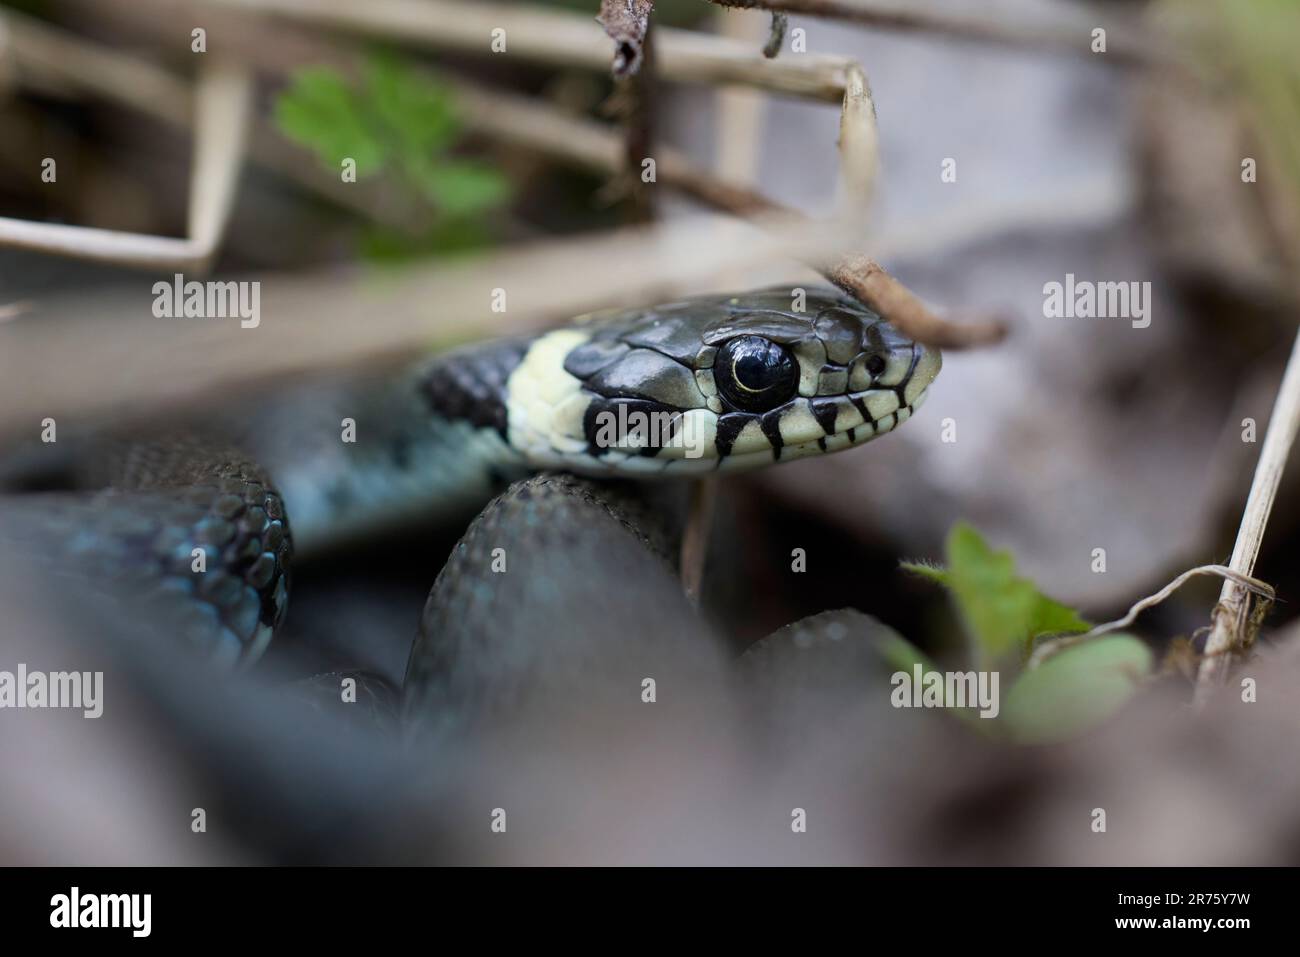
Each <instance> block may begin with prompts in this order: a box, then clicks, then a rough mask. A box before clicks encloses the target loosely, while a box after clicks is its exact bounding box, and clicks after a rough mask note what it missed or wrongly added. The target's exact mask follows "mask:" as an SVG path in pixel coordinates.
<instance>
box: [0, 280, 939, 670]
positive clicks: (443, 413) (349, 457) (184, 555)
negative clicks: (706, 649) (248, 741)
mask: <svg viewBox="0 0 1300 957" xmlns="http://www.w3.org/2000/svg"><path fill="white" fill-rule="evenodd" d="M790 293H791V290H790V289H789V288H774V289H766V290H759V291H756V292H753V293H749V294H746V295H744V296H741V297H735V296H706V297H700V298H698V299H694V300H689V301H685V302H680V303H668V304H664V305H661V306H656V307H651V308H647V309H632V310H624V311H618V312H612V313H608V314H602V315H598V316H593V317H591V321H590V324H589V325H588V326H586V327H585V328H587V329H589V330H590V331H591V332H592V334H593V337H594V338H593V341H592V342H591V343H589V344H587V345H584V346H582V347H581V348H579V349H576V350H574V352H573V353H572V354H571V355H570V356H569V357H568V358H567V359H566V361H565V367H566V369H567V370H568V371H569V373H570V374H571V375H574V376H575V377H576V378H578V379H579V380H580V381H581V382H582V383H583V385H584V388H586V389H587V390H588V391H589V393H590V394H591V395H592V396H593V400H594V401H595V402H600V403H606V402H611V401H627V402H632V403H637V402H641V403H646V402H648V403H652V404H654V405H655V406H657V407H667V408H679V409H680V408H685V407H687V406H688V405H690V404H691V403H692V402H694V403H695V404H696V405H697V406H698V402H699V400H698V396H697V397H695V398H692V397H691V396H690V395H689V388H686V386H687V385H688V384H689V382H690V381H693V379H692V378H691V377H692V376H693V375H694V373H695V372H697V371H701V370H703V369H707V368H708V367H709V366H711V365H712V361H713V356H714V354H715V353H716V352H717V347H718V346H719V345H720V344H722V343H724V342H725V341H726V340H727V339H728V338H729V337H731V336H736V335H742V334H743V335H756V334H757V335H762V336H766V337H769V338H770V339H771V340H772V341H774V342H781V343H786V344H789V345H790V346H791V347H792V348H795V349H796V351H797V350H798V349H799V348H801V347H803V346H808V347H810V348H812V350H813V353H815V354H816V355H817V356H818V357H819V358H818V359H817V363H816V367H817V368H819V369H820V370H821V374H822V376H823V377H824V381H823V382H822V383H821V384H820V385H819V387H818V393H817V397H811V398H808V397H796V399H795V400H792V401H791V403H787V405H791V404H794V403H795V402H804V401H808V402H811V404H812V406H813V408H814V412H816V410H817V407H818V403H822V402H826V403H829V402H831V401H833V400H834V399H835V398H836V395H837V392H838V391H840V390H842V389H843V388H844V386H843V380H844V378H845V377H846V375H848V372H849V370H850V367H851V366H853V367H856V366H857V364H859V363H861V362H862V361H863V359H864V358H866V357H868V356H869V355H870V354H871V352H872V350H883V351H884V352H885V353H886V354H889V355H895V356H900V357H906V359H901V358H900V359H899V361H901V362H902V368H906V375H907V377H910V376H911V370H912V369H913V368H915V366H916V362H917V355H918V354H919V353H918V352H916V351H914V348H915V347H914V346H913V345H912V344H911V343H910V342H908V341H907V340H905V339H902V338H901V337H900V336H899V335H898V333H897V332H896V331H895V330H892V329H890V328H889V327H888V326H887V325H884V324H882V323H881V322H880V318H879V316H877V315H875V314H874V313H871V312H870V311H868V310H864V309H863V308H862V307H861V306H860V305H858V304H856V303H853V302H852V301H851V300H848V299H846V298H845V297H844V296H843V295H842V294H840V293H838V292H836V291H834V290H821V289H810V290H808V291H807V311H806V312H794V311H792V309H791V295H790ZM526 346H527V342H526V341H518V340H508V341H500V342H495V343H490V344H486V345H483V346H475V347H472V348H470V349H467V350H462V351H458V352H456V353H451V354H448V355H446V356H443V357H441V358H440V359H438V360H436V361H434V362H432V363H429V362H424V363H421V364H420V365H419V366H417V367H416V368H415V369H413V370H408V371H407V372H403V373H400V374H396V375H393V376H390V377H385V381H384V382H383V384H382V385H381V386H379V387H378V388H376V387H374V386H360V387H357V388H352V387H351V386H348V387H344V388H340V387H338V386H332V387H325V388H319V387H317V388H315V390H314V391H313V390H312V389H308V390H305V391H303V392H300V393H299V395H298V397H297V398H296V399H294V398H291V399H290V400H288V401H287V402H284V403H281V404H279V405H278V406H277V405H275V404H272V405H270V406H269V407H267V408H263V407H262V406H258V407H255V408H254V409H250V410H247V411H246V414H245V415H244V419H245V423H246V426H247V427H246V428H244V429H243V430H242V434H240V432H239V430H236V432H235V433H233V434H235V435H236V441H237V442H239V444H240V446H241V447H243V448H248V449H251V450H253V455H252V457H251V458H250V457H248V456H245V455H243V454H241V453H238V452H234V451H232V450H229V449H227V448H226V447H224V446H221V445H217V444H213V443H212V442H210V441H206V440H201V439H197V438H192V437H191V438H183V439H174V438H162V439H157V440H153V441H146V442H134V443H130V444H127V445H125V446H124V447H123V448H124V449H125V450H126V451H125V452H124V454H123V455H121V456H119V457H115V458H113V459H112V460H111V462H110V463H109V464H108V465H107V466H106V467H99V465H98V462H92V463H91V466H92V467H90V468H89V469H87V470H86V471H87V472H88V473H89V474H83V475H81V476H79V480H78V482H77V485H78V486H79V487H80V488H83V489H89V490H92V491H91V492H90V493H89V494H86V493H82V494H79V495H78V494H71V493H69V494H63V493H50V494H41V495H27V496H23V497H21V498H11V497H0V544H5V542H6V540H7V541H8V543H9V544H11V545H14V546H16V547H17V548H18V549H20V550H21V551H23V552H25V553H27V554H30V555H32V556H33V559H32V560H33V561H34V562H38V563H46V564H47V565H48V567H49V570H50V575H51V576H52V577H59V578H67V579H69V580H77V579H79V580H80V582H81V585H80V586H78V587H86V588H89V589H90V590H92V591H94V590H101V591H105V592H112V591H114V590H121V589H129V590H130V593H131V594H130V598H129V599H127V602H128V603H129V601H135V600H147V601H148V602H150V604H151V606H154V605H156V606H160V607H162V609H163V611H164V612H165V614H164V615H163V616H162V617H161V619H160V620H162V621H165V623H166V624H165V626H164V628H163V630H173V631H179V632H181V633H182V634H183V635H184V636H185V637H186V638H188V639H189V640H190V641H191V642H192V643H193V644H195V645H196V646H198V647H200V648H202V649H204V650H205V651H207V652H208V653H209V654H213V655H215V656H217V657H218V658H222V659H225V660H231V661H234V660H240V661H247V660H249V659H251V658H252V657H254V656H255V655H256V654H257V653H258V652H259V651H260V648H261V646H262V645H263V644H264V639H266V638H267V637H269V630H270V629H274V628H275V627H276V626H277V625H278V624H279V622H280V620H281V619H282V618H283V615H284V610H285V606H286V603H287V599H288V566H289V563H290V560H291V556H292V550H293V547H294V546H293V544H292V543H291V542H290V537H289V526H288V517H287V516H286V515H285V513H284V512H285V510H284V507H283V505H282V503H281V498H280V494H279V493H278V492H277V491H276V489H275V488H273V487H272V485H271V484H270V481H269V479H268V478H267V472H266V471H263V469H262V468H261V467H259V466H258V465H257V464H255V462H261V463H264V464H265V465H266V466H267V471H269V473H270V475H272V476H274V477H275V479H276V481H277V483H278V485H279V487H280V488H281V489H282V490H284V492H285V497H286V498H287V499H288V502H289V509H288V511H289V512H290V513H291V514H292V515H293V516H294V528H295V535H296V537H298V538H300V539H301V540H303V541H306V542H309V543H311V544H312V545H313V546H315V545H319V544H324V543H333V544H337V543H338V542H339V541H345V540H347V539H349V538H350V537H352V538H354V537H356V536H358V535H362V534H366V533H367V531H369V532H370V533H371V534H373V533H374V532H376V531H377V530H379V529H381V528H382V527H383V526H384V525H385V524H387V525H388V526H389V527H400V526H401V525H402V524H405V523H407V522H409V521H410V520H411V519H412V518H413V517H416V516H420V515H428V514H432V513H436V512H438V511H440V510H442V509H444V508H446V507H448V506H449V505H452V504H455V505H459V506H460V507H462V508H463V507H465V506H466V505H469V504H471V503H472V504H474V505H477V504H480V503H481V502H482V501H484V500H486V499H487V498H488V497H490V495H492V494H494V492H496V491H499V490H500V489H501V488H502V487H504V485H505V484H506V482H507V481H508V479H509V478H510V477H511V469H513V471H514V472H515V473H516V474H517V473H518V471H520V470H521V469H522V468H526V465H522V464H521V463H519V462H515V463H513V466H512V467H509V468H508V467H506V466H505V465H504V464H503V463H502V462H501V461H498V460H495V459H494V458H492V456H490V455H488V454H487V453H483V454H482V455H479V454H478V453H476V452H474V451H473V450H471V449H470V448H468V446H467V438H466V437H467V435H469V433H471V432H473V431H474V430H476V429H477V430H480V431H482V432H487V433H492V434H494V435H497V434H499V435H500V436H501V437H502V438H504V436H505V434H506V419H505V408H504V405H503V397H502V395H501V392H502V389H503V388H504V386H505V383H506V381H507V379H508V377H509V375H510V372H511V370H512V369H513V368H514V366H515V365H516V364H517V363H518V361H519V359H520V357H521V356H522V355H523V353H524V351H525V349H526ZM909 362H910V365H909ZM683 376H686V377H687V378H686V379H683V378H682V377H683ZM902 381H903V383H905V382H906V381H907V379H903V380H902ZM620 383H622V385H620ZM891 388H896V389H897V390H898V391H899V393H900V400H901V393H902V389H903V386H902V384H899V385H896V386H891ZM823 397H824V398H823ZM779 411H780V410H773V412H771V413H768V414H755V413H749V412H741V411H737V410H734V409H732V410H726V414H725V415H723V416H722V419H721V420H720V423H719V429H718V442H717V451H718V452H719V453H720V454H722V455H726V454H728V452H729V450H730V443H731V441H732V440H733V439H734V437H735V435H736V434H737V433H738V432H739V430H740V428H741V427H742V426H743V425H744V423H745V422H748V421H754V420H757V419H762V420H763V421H762V425H763V431H764V432H765V433H766V434H768V436H769V439H771V440H772V443H773V447H772V449H771V450H770V453H769V454H768V456H767V460H769V461H770V460H774V459H780V458H781V452H782V448H781V443H780V441H779V439H780V436H779V434H777V433H778V432H779V429H778V427H777V425H776V416H777V415H778V414H779ZM345 416H346V417H354V418H355V419H356V421H357V423H358V426H357V429H358V435H359V437H358V441H357V443H356V444H355V445H347V444H345V443H342V442H341V441H339V440H338V429H339V423H340V419H341V418H342V417H345ZM821 418H822V416H821V415H818V420H819V421H821ZM830 419H831V420H833V419H834V414H833V413H832V414H831V415H830ZM823 427H825V428H827V430H828V432H829V427H828V426H823ZM851 431H852V430H850V432H851ZM823 448H825V446H824V445H823ZM647 452H648V453H649V454H654V450H647ZM84 464H85V463H83V465H84ZM551 487H552V489H554V488H555V487H554V486H551ZM575 488H576V487H575ZM573 493H574V490H573V489H569V494H566V495H554V496H546V497H543V498H541V499H540V501H541V502H544V503H545V504H541V505H539V504H538V500H535V501H533V502H532V503H531V504H530V505H528V506H526V507H525V506H524V505H522V504H521V502H522V501H523V500H526V496H527V494H528V489H527V487H524V488H522V489H521V488H520V487H516V488H515V489H513V490H512V493H511V494H510V495H509V496H507V497H506V498H504V499H502V500H500V501H499V502H498V507H497V509H496V511H495V512H493V514H492V515H491V516H486V517H485V518H492V520H493V521H498V523H499V524H500V519H501V517H502V516H507V517H509V518H510V519H511V520H512V521H518V522H519V523H520V525H519V528H518V529H515V528H514V527H513V526H509V525H506V524H500V527H499V529H498V531H497V532H496V537H497V539H498V544H497V546H496V547H506V550H507V552H508V553H509V552H510V551H512V549H513V546H514V544H515V542H516V540H517V539H518V540H530V539H529V538H528V536H529V535H530V534H532V533H533V531H534V530H535V528H536V527H538V526H543V525H550V524H554V525H557V526H559V527H560V529H559V533H558V536H557V537H556V538H555V539H554V540H551V539H546V540H545V542H546V544H547V545H548V547H552V548H553V549H554V550H555V552H556V561H557V566H556V567H559V565H562V564H563V563H565V562H567V561H568V556H569V554H570V553H571V552H573V551H575V550H582V549H588V550H589V551H590V552H591V553H592V554H593V555H594V556H595V557H596V559H597V561H596V562H595V563H594V564H593V566H592V567H591V568H590V569H588V570H587V574H590V575H592V576H594V577H593V581H594V582H596V583H597V584H599V583H600V582H604V583H605V585H604V586H602V587H617V586H616V585H612V584H610V583H611V581H612V580H613V579H611V578H610V573H608V572H603V571H602V567H601V562H600V561H599V558H600V556H601V555H602V554H603V550H604V549H606V548H607V547H609V542H610V541H611V539H610V538H609V537H608V536H606V535H604V534H603V533H599V534H598V533H597V531H596V529H598V528H600V527H601V526H602V522H600V521H596V522H595V524H594V526H591V527H589V526H584V525H577V526H574V525H573V524H572V523H573V522H576V521H579V520H580V519H581V518H582V515H580V514H578V513H579V512H581V511H582V510H581V509H578V510H576V511H575V508H576V506H575V505H574V502H573V501H572V498H573ZM521 495H524V496H525V499H521V498H520V496H521ZM589 525H590V523H589ZM480 527H481V525H480ZM469 541H471V540H470V539H468V538H467V540H466V542H469ZM466 542H463V543H462V548H464V547H466ZM200 546H203V547H209V548H210V549H211V554H210V555H209V565H208V570H207V571H206V572H204V573H203V575H202V576H198V575H196V574H195V573H193V572H192V571H191V570H190V561H191V560H192V559H191V552H192V549H193V548H195V547H200ZM489 553H490V550H489ZM458 557H459V552H458V555H457V556H453V562H455V560H456V559H457V558H458ZM478 557H479V558H482V556H478ZM490 565H491V562H490V560H489V561H486V562H483V563H482V564H479V565H471V566H464V565H463V564H462V565H461V566H459V570H457V571H454V572H448V573H445V574H444V576H442V577H440V579H439V585H438V586H437V587H435V590H434V598H433V599H432V600H431V608H432V609H433V611H434V612H435V614H433V615H432V618H431V616H430V614H428V613H426V616H425V622H424V629H423V631H422V638H421V640H420V642H418V643H417V644H418V645H419V647H420V648H422V649H423V648H425V647H426V646H427V645H428V644H429V642H430V639H429V638H428V637H427V636H428V635H431V634H437V633H438V632H439V631H446V630H449V629H450V628H451V627H458V628H459V627H473V626H475V623H476V622H477V619H476V618H475V617H474V615H473V614H471V613H470V612H473V611H474V610H475V608H476V607H477V606H475V605H474V604H473V602H474V600H475V599H476V596H478V595H479V594H480V593H481V592H482V591H483V590H484V589H490V588H495V587H497V586H498V585H500V584H501V581H497V580H495V579H493V578H491V577H488V576H490V575H491V574H492V573H491V572H490V571H487V570H486V569H487V568H489V567H490ZM574 573H575V574H576V573H577V570H576V569H574ZM547 574H549V571H548V572H547ZM547 574H542V573H540V572H539V574H538V577H537V581H539V582H545V581H547V580H549V581H551V582H554V581H555V580H556V578H555V576H554V575H551V576H550V578H549V579H548V578H547ZM475 576H477V577H475ZM525 597H527V596H525ZM444 607H445V608H446V609H447V612H446V616H445V619H446V620H445V621H440V615H441V613H440V612H438V611H437V610H438V609H439V608H444ZM127 610H128V614H129V613H130V609H129V604H128V607H127ZM143 617H144V615H143V613H142V614H141V620H143ZM515 624H516V625H517V626H518V627H526V626H527V624H528V622H527V621H525V620H524V619H522V618H521V619H519V620H518V621H517V622H516V623H515ZM444 626H445V627H444ZM491 627H505V625H503V624H501V623H497V624H496V625H492V624H491V623H490V622H489V623H487V624H484V625H483V634H485V635H486V634H487V633H488V630H489V629H490V628H491ZM421 654H423V652H422V651H421ZM419 657H420V656H419V655H417V654H413V656H412V663H413V669H414V670H413V672H412V673H413V674H416V673H419V670H420V669H419V667H417V661H418V659H419ZM422 681H424V679H423V678H421V679H420V681H419V682H417V684H419V683H420V682H422Z"/></svg>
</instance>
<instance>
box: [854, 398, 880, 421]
mask: <svg viewBox="0 0 1300 957" xmlns="http://www.w3.org/2000/svg"><path fill="white" fill-rule="evenodd" d="M849 401H851V402H852V403H853V405H854V407H855V408H856V409H857V410H858V411H859V412H861V413H862V418H863V420H864V421H866V422H870V423H871V424H872V425H875V424H876V420H875V418H874V417H873V416H872V415H871V413H870V412H868V411H867V403H865V402H864V401H862V396H860V395H855V396H850V397H849Z"/></svg>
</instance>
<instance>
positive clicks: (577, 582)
mask: <svg viewBox="0 0 1300 957" xmlns="http://www.w3.org/2000/svg"><path fill="white" fill-rule="evenodd" d="M644 494H645V490H644V489H638V488H634V487H628V486H626V483H614V484H612V485H611V484H608V483H604V484H602V483H596V482H592V481H589V480H586V479H580V478H576V477H573V476H570V475H559V474H553V473H544V474H542V475H538V476H535V477H533V478H530V479H526V480H523V481H521V482H517V483H515V484H514V485H512V486H511V487H510V489H509V490H508V491H507V492H506V493H505V494H503V495H501V496H499V497H498V498H496V499H494V500H493V501H492V502H491V504H489V505H488V507H487V508H486V509H484V510H483V512H482V513H481V514H480V515H479V517H478V518H477V519H475V521H474V523H473V524H472V525H471V526H470V528H469V530H468V531H467V532H466V533H465V536H464V537H463V538H462V539H461V541H460V542H459V543H458V544H457V546H456V547H455V549H454V550H453V551H452V554H451V556H450V557H449V558H448V560H447V563H446V564H445V565H444V566H443V568H442V571H441V572H440V573H439V575H438V579H437V581H436V582H435V584H434V586H433V589H432V591H431V592H430V593H429V598H428V601H427V602H426V603H425V606H424V613H423V615H422V616H421V620H420V629H419V634H418V636H417V638H416V640H415V643H414V645H413V646H412V648H411V657H410V661H409V663H408V665H407V671H406V681H405V690H404V708H405V713H406V716H407V718H408V719H412V720H414V722H415V723H417V724H421V725H425V726H428V727H430V728H431V729H432V730H434V731H436V732H439V733H443V734H450V733H461V732H465V731H469V730H473V729H476V728H479V727H481V726H483V725H485V724H490V723H492V722H494V721H497V722H506V723H508V721H509V718H510V716H511V715H513V714H517V713H518V712H520V711H522V710H526V709H532V708H537V707H541V708H542V709H543V710H545V711H546V712H547V713H556V712H559V711H566V712H575V711H576V712H582V711H583V710H585V709H589V708H590V709H597V708H598V707H605V706H608V707H615V708H627V707H628V706H629V703H631V704H632V705H636V704H638V702H639V699H638V697H637V696H636V694H634V693H633V692H634V690H635V689H636V688H637V687H638V686H639V684H640V682H641V681H642V680H643V678H644V677H646V676H647V675H652V676H655V677H656V678H657V680H659V681H661V682H667V683H671V681H672V675H673V673H674V672H675V670H676V669H677V668H679V667H680V666H681V663H682V662H687V661H692V660H698V659H699V657H700V656H701V655H706V656H707V655H709V654H710V653H711V649H715V644H714V642H713V640H712V637H711V635H710V634H709V632H708V630H707V629H706V627H705V626H704V625H703V624H702V623H701V622H700V621H699V619H698V618H697V617H696V615H695V614H694V612H693V610H692V609H691V607H690V605H689V604H688V602H687V601H686V598H685V597H684V595H683V593H682V590H681V586H680V584H679V583H678V581H677V578H676V575H675V572H674V570H673V568H672V564H671V556H672V555H673V554H674V549H675V544H676V539H675V535H676V526H675V523H674V521H673V514H672V510H671V509H666V508H663V507H662V506H660V505H657V504H655V505H652V504H650V503H648V502H647V501H646V499H645V498H644V497H643V496H644ZM503 547H504V553H503V554H498V555H495V556H494V550H495V549H497V548H503ZM494 558H503V559H504V561H505V571H504V572H493V571H491V569H492V567H493V561H494ZM498 567H500V566H499V565H498Z"/></svg>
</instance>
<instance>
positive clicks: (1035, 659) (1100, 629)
mask: <svg viewBox="0 0 1300 957" xmlns="http://www.w3.org/2000/svg"><path fill="white" fill-rule="evenodd" d="M1198 575H1218V576H1219V577H1220V578H1224V579H1226V580H1227V582H1228V583H1229V584H1235V585H1237V586H1239V587H1240V588H1242V589H1244V590H1245V591H1248V592H1252V593H1254V594H1256V595H1263V596H1264V597H1265V598H1267V599H1269V600H1270V601H1271V600H1272V599H1273V586H1271V585H1269V584H1268V583H1267V582H1262V581H1259V580H1258V579H1256V578H1251V577H1250V576H1248V575H1243V574H1241V573H1239V572H1235V571H1233V570H1232V569H1231V568H1227V567H1226V566H1224V565H1200V566H1198V567H1196V568H1189V569H1188V570H1187V571H1185V572H1183V573H1182V574H1181V575H1179V576H1178V577H1177V578H1175V579H1174V580H1173V581H1171V582H1170V583H1169V584H1168V585H1166V586H1165V587H1164V588H1162V589H1160V590H1159V591H1158V592H1156V593H1155V594H1154V595H1147V596H1146V597H1145V598H1143V599H1141V600H1139V601H1137V602H1135V603H1134V604H1133V607H1132V608H1130V609H1129V610H1128V612H1127V614H1125V615H1124V617H1123V618H1117V619H1116V620H1115V621H1108V622H1106V623H1105V624H1104V625H1098V626H1097V627H1096V628H1093V629H1092V630H1091V631H1088V632H1085V633H1083V634H1081V635H1066V636H1065V637H1064V638H1057V639H1055V640H1053V641H1047V642H1044V643H1043V644H1041V645H1039V646H1038V647H1037V648H1035V649H1034V653H1033V654H1032V655H1030V656H1029V663H1028V665H1027V667H1029V668H1037V667H1038V666H1039V665H1041V664H1042V663H1043V662H1044V661H1046V660H1047V659H1048V658H1050V657H1052V656H1053V655H1055V654H1056V653H1058V652H1061V651H1064V650H1065V649H1066V648H1070V647H1072V646H1074V645H1078V644H1081V643H1083V642H1085V641H1092V640H1093V639H1094V638H1100V637H1101V636H1102V635H1108V634H1110V633H1111V632H1114V631H1119V630H1120V629H1121V628H1127V627H1128V626H1129V625H1131V624H1133V622H1134V621H1136V620H1137V616H1138V615H1140V614H1142V612H1144V611H1146V610H1147V609H1148V608H1152V607H1154V606H1156V605H1158V604H1160V603H1161V602H1162V601H1164V600H1165V599H1166V598H1168V597H1169V596H1170V595H1172V594H1173V593H1174V592H1176V591H1177V590H1178V589H1180V588H1182V587H1183V585H1185V584H1186V583H1187V582H1188V581H1190V580H1191V579H1193V578H1195V577H1197V576H1198Z"/></svg>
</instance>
